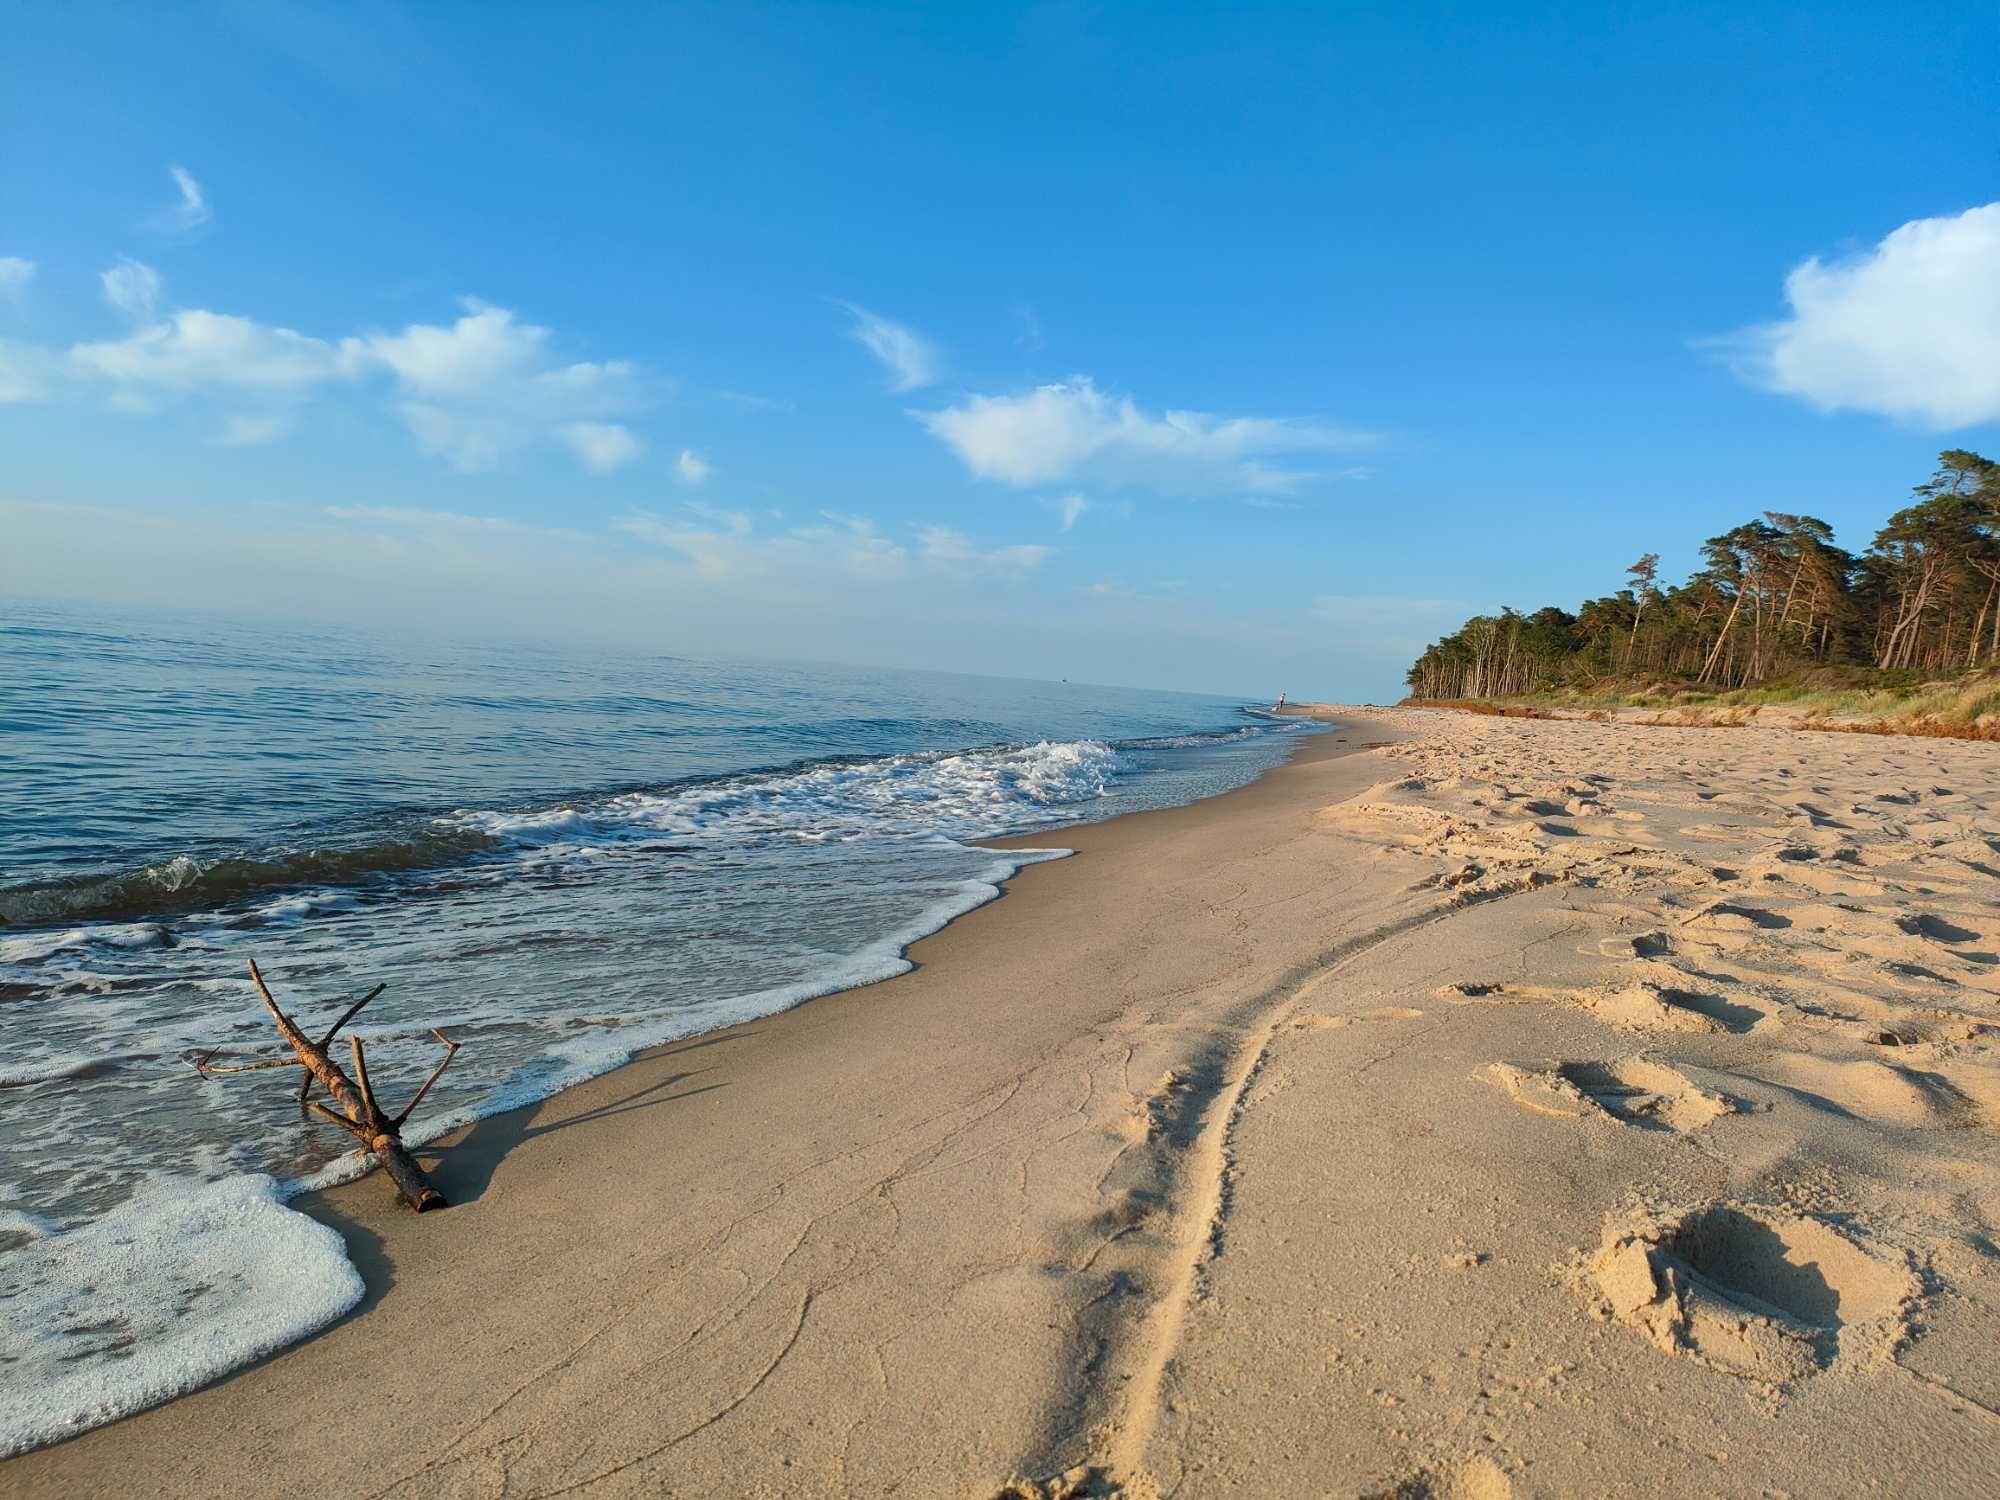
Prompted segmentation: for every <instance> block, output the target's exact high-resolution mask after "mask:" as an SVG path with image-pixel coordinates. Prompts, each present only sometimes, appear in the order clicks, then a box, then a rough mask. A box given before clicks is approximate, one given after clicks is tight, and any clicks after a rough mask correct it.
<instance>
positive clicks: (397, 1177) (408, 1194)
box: [195, 960, 460, 1213]
mask: <svg viewBox="0 0 2000 1500" xmlns="http://www.w3.org/2000/svg"><path fill="white" fill-rule="evenodd" d="M250 980H251V982H252V983H253V984H255V985H256V986H257V993H258V994H259V995H261V996H263V998H264V1005H265V1008H266V1009H268V1010H269V1011H270V1012H271V1018H272V1019H273V1020H274V1021H276V1022H277V1024H278V1035H280V1036H282V1037H283V1038H284V1039H285V1041H286V1042H287V1043H288V1044H289V1045H290V1047H291V1049H292V1051H293V1052H294V1053H295V1054H296V1056H294V1057H290V1058H280V1059H274V1060H272V1061H269V1062H256V1063H243V1064H239V1065H233V1066H225V1067H217V1066H215V1065H214V1063H213V1062H212V1061H211V1060H210V1059H212V1058H213V1057H214V1056H215V1053H213V1052H210V1053H209V1054H208V1055H207V1056H206V1057H203V1058H202V1059H201V1060H200V1061H198V1062H197V1063H195V1067H196V1068H197V1069H199V1070H200V1071H201V1072H203V1073H248V1072H254V1071H255V1070H257V1069H259V1068H276V1067H303V1068H304V1069H305V1070H306V1084H305V1087H304V1088H301V1089H300V1090H299V1102H300V1103H301V1104H303V1105H306V1106H307V1107H308V1108H310V1109H313V1110H316V1111H317V1112H318V1113H320V1114H322V1115H324V1116H325V1117H326V1118H327V1119H329V1120H331V1121H332V1122H333V1123H334V1124H336V1125H338V1126H339V1127H340V1128H341V1129H342V1130H345V1131H347V1132H348V1133H349V1134H350V1135H352V1136H353V1137H354V1138H355V1139H356V1140H358V1141H360V1142H361V1146H362V1149H363V1150H365V1151H372V1152H373V1153H374V1154H375V1156H376V1159H377V1160H379V1161H380V1162H381V1163H382V1170H383V1171H385V1172H387V1173H388V1174H389V1177H390V1180H391V1181H393V1182H394V1183H395V1184H396V1191H397V1192H398V1193H400V1194H401V1195H402V1197H403V1201H404V1202H405V1203H407V1204H409V1205H410V1207H412V1208H414V1209H415V1210H416V1211H417V1212H418V1213H424V1212H426V1211H427V1210H429V1209H433V1208H443V1207H444V1206H445V1199H444V1194H442V1193H440V1192H439V1191H438V1190H437V1188H436V1187H434V1186H433V1185H432V1184H431V1180H430V1178H428V1177H427V1176H425V1175H424V1169H423V1168H422V1167H420V1166H418V1165H417V1162H416V1159H415V1158H414V1157H412V1156H411V1155H410V1153H409V1151H408V1150H407V1149H406V1148H405V1147H404V1145H403V1122H404V1121H405V1120H407V1119H409V1117H410V1111H411V1110H413V1109H415V1108H416V1107H417V1104H418V1102H419V1101H420V1100H421V1099H422V1098H423V1097H424V1095H425V1094H427V1093H429V1092H430V1087H431V1085H432V1084H433V1083H436V1082H437V1080H438V1075H439V1074H440V1073H442V1072H444V1070H445V1067H446V1065H447V1064H449V1063H450V1062H451V1059H452V1056H453V1055H454V1054H455V1053H456V1052H457V1051H458V1048H459V1045H460V1044H459V1043H457V1042H454V1041H451V1040H449V1039H448V1038H446V1036H445V1035H444V1033H443V1032H441V1031H433V1032H432V1033H431V1035H433V1036H435V1037H436V1038H437V1039H438V1040H439V1041H441V1042H443V1043H444V1044H445V1048H446V1051H445V1055H444V1061H443V1062H441V1063H439V1064H438V1065H437V1067H436V1068H434V1069H432V1071H431V1075H430V1077H428V1078H426V1079H425V1080H424V1081H423V1084H422V1086H421V1087H419V1088H418V1090H417V1092H416V1096H415V1098H413V1099H411V1100H410V1102H409V1104H408V1105H407V1106H406V1107H405V1108H404V1110H403V1112H402V1113H401V1114H400V1115H397V1116H396V1117H395V1118H394V1119H393V1120H392V1119H390V1118H389V1117H388V1116H387V1115H385V1114H383V1113H382V1108H381V1106H380V1105H379V1104H377V1103H376V1102H375V1090H374V1088H373V1087H372V1086H371V1085H370V1084H369V1082H368V1062H367V1058H366V1057H365V1055H364V1054H363V1051H362V1046H361V1038H359V1037H357V1036H350V1037H349V1038H348V1039H347V1041H348V1045H349V1047H350V1048H351V1050H352V1051H353V1054H354V1077H353V1078H351V1079H350V1078H349V1077H348V1076H347V1074H346V1073H344V1072H342V1071H341V1068H340V1064H338V1063H336V1062H335V1061H334V1060H333V1058H332V1057H331V1056H330V1055H328V1052H327V1047H328V1046H329V1045H330V1044H331V1043H332V1041H333V1039H334V1037H335V1035H336V1034H338V1032H339V1031H340V1028H341V1027H343V1026H345V1025H346V1024H347V1023H348V1022H349V1021H351V1020H353V1019H354V1018H355V1016H357V1015H359V1014H360V1013H361V1007H362V1006H364V1005H366V1004H367V1003H368V1002H369V1001H370V1000H373V999H374V998H375V997H376V996H377V995H379V994H381V993H382V990H383V986H382V985H379V984H378V985H376V986H375V988H374V989H372V990H370V991H369V992H368V993H367V994H365V995H363V996H362V997H361V998H360V999H359V1000H357V1001H355V1002H354V1004H352V1005H351V1006H349V1007H348V1008H347V1012H346V1014H344V1015H343V1016H341V1018H340V1019H339V1020H338V1021H335V1022H334V1023H333V1026H332V1029H330V1030H329V1031H328V1032H327V1033H326V1035H325V1037H324V1038H322V1039H321V1040H320V1041H317V1042H315V1041H314V1040H313V1039H312V1038H311V1037H309V1036H307V1035H306V1034H305V1033H304V1032H303V1031H301V1030H300V1029H299V1028H298V1025H297V1023H295V1022H294V1021H293V1020H292V1018H291V1017H290V1016H288V1015H286V1014H285V1013H284V1011H283V1010H282V1009H280V1008H279V1005H278V1002H277V1000H276V999H274V998H273V997H272V994H271V991H270V987H269V986H267V985H266V984H265V983H264V976H263V975H262V974H261V973H259V972H258V969H257V965H256V962H255V961H254V960H253V961H252V962H251V964H250ZM315 1082H317V1083H318V1084H319V1085H320V1087H322V1088H323V1089H325V1090H326V1092H327V1094H328V1095H329V1096H330V1097H331V1098H332V1100H333V1102H334V1104H336V1105H338V1106H339V1109H337V1110H336V1109H333V1108H330V1107H329V1106H327V1105H325V1104H322V1103H321V1102H320V1101H319V1100H317V1099H308V1098H307V1092H308V1090H309V1089H310V1088H311V1086H312V1085H313V1084H314V1083H315ZM343 1111H344V1113H343Z"/></svg>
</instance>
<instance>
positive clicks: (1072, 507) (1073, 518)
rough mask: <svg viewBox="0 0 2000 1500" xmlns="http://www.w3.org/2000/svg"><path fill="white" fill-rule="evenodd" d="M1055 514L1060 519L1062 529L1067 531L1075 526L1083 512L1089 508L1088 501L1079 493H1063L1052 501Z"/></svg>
mask: <svg viewBox="0 0 2000 1500" xmlns="http://www.w3.org/2000/svg"><path fill="white" fill-rule="evenodd" d="M1052 505H1053V508H1054V510H1055V513H1056V515H1057V516H1058V517H1059V518H1060V519H1061V521H1062V529H1063V530H1064V531H1068V530H1069V529H1070V528H1071V527H1073V526H1075V525H1076V523H1077V522H1078V520H1080V519H1081V518H1082V516H1083V513H1084V512H1085V511H1087V510H1089V509H1090V502H1089V501H1088V500H1086V499H1084V497H1083V496H1081V495H1064V496H1063V497H1062V498H1061V499H1060V500H1056V501H1054V502H1052Z"/></svg>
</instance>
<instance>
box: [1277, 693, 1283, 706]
mask: <svg viewBox="0 0 2000 1500" xmlns="http://www.w3.org/2000/svg"><path fill="white" fill-rule="evenodd" d="M1284 706H1285V695H1284V694H1283V693H1280V694H1278V702H1277V707H1279V708H1283V707H1284Z"/></svg>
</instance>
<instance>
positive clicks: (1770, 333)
mask: <svg viewBox="0 0 2000 1500" xmlns="http://www.w3.org/2000/svg"><path fill="white" fill-rule="evenodd" d="M1785 301H1786V302H1787V303H1788V304H1789V306H1790V311H1789V313H1788V314H1787V315H1786V316H1785V317H1783V318H1780V319H1778V320H1777V321H1776V322H1772V323H1764V324H1759V325H1757V326H1755V327H1751V328H1746V329H1743V330H1742V331H1740V332H1738V333H1736V334H1733V335H1730V336H1727V337H1725V338H1722V339H1718V340H1712V341H1710V345H1709V346H1710V347H1713V348H1716V349H1718V350H1720V351H1721V352H1722V353H1723V354H1724V355H1725V357H1727V358H1728V360H1729V361H1730V363H1731V365H1732V367H1733V368H1734V369H1735V371H1736V372H1737V374H1738V375H1739V376H1741V377H1742V378H1743V379H1745V380H1747V381H1749V382H1750V383H1752V384H1754V385H1758V386H1762V387H1763V388H1764V389H1766V390H1770V391H1775V392H1778V393H1780V394H1782V395H1787V396H1795V397H1798V398H1799V399H1801V400H1803V401H1807V402H1810V403H1811V404H1812V405H1814V406H1816V407H1819V408H1820V409H1821V410H1823V411H1842V410H1848V411H1866V412H1875V413H1878V414H1880V415H1883V416H1888V417H1894V418H1896V419H1898V420H1901V421H1905V422H1911V423H1915V424H1918V425H1921V426H1925V427H1929V428H1933V429H1938V430H1944V429H1949V428H1955V427H1967V426H1971V425H1973V424H1975V423H1981V422H1992V421H2000V203H1988V204H1986V205H1985V206H1984V207H1981V208H1973V209H1968V210H1966V211H1965V212H1964V213H1962V214H1958V215H1956V216H1953V217H1949V218H1935V219H1913V220H1911V221H1910V222H1909V223H1907V224H1904V225H1903V226H1902V227H1901V228H1899V229H1896V230H1895V231H1893V232H1892V233H1890V234H1889V235H1887V236H1885V237H1884V238H1883V239H1882V240H1881V242H1880V243H1878V244H1876V245H1874V246H1873V247H1871V248H1870V249H1867V250H1864V251H1862V252H1861V253H1859V254H1857V255H1853V256H1850V257H1848V258H1847V259H1845V260H1840V261H1835V262H1832V263H1828V262H1825V261H1822V260H1821V259H1820V258H1819V257H1818V256H1813V257H1812V258H1810V259H1808V260H1806V261H1804V262H1802V263H1801V264H1799V265H1798V266H1795V267H1794V268H1793V269H1792V271H1791V274H1790V275H1788V276H1786V278H1785Z"/></svg>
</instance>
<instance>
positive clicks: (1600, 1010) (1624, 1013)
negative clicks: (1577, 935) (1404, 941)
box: [1438, 980, 1769, 1032]
mask: <svg viewBox="0 0 2000 1500" xmlns="http://www.w3.org/2000/svg"><path fill="white" fill-rule="evenodd" d="M1438 998H1440V999H1442V1000H1448V1001H1450V1002H1451V1003H1452V1004H1453V1005H1533V1004H1538V1003H1553V1004H1559V1005H1570V1006H1574V1007H1575V1008H1576V1009H1578V1010H1582V1011H1587V1012H1588V1013H1589V1014H1591V1015H1593V1016H1595V1017H1596V1018H1597V1019H1598V1020H1600V1021H1603V1022H1605V1023H1606V1024H1607V1025H1610V1026H1616V1027H1618V1028H1619V1029H1620V1030H1622V1031H1690V1032H1701V1031H1710V1032H1716V1031H1734V1032H1744V1031H1748V1030H1750V1028H1751V1027H1753V1026H1755V1025H1756V1024H1757V1023H1758V1022H1759V1021H1761V1020H1763V1019H1764V1018H1765V1016H1766V1015H1768V1014H1769V1012H1768V1011H1766V1010H1764V1009H1761V1008H1759V1007H1756V1006H1751V1005H1741V1004H1738V1003H1736V1002H1735V1001H1731V1000H1725V999H1723V998H1722V997H1721V996H1719V995H1709V994H1703V993H1700V992H1698V991H1694V990H1683V989H1671V988H1668V987H1667V986H1665V985H1659V984H1655V983H1653V982H1652V981H1651V980H1639V981H1637V982H1636V983H1631V984H1623V985H1617V986H1613V987H1608V988H1604V989H1594V990H1564V989H1553V988H1549V987H1547V986H1541V985H1526V984H1476V983H1460V984H1449V985H1446V986H1445V987H1444V988H1443V989H1441V990H1439V991H1438Z"/></svg>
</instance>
